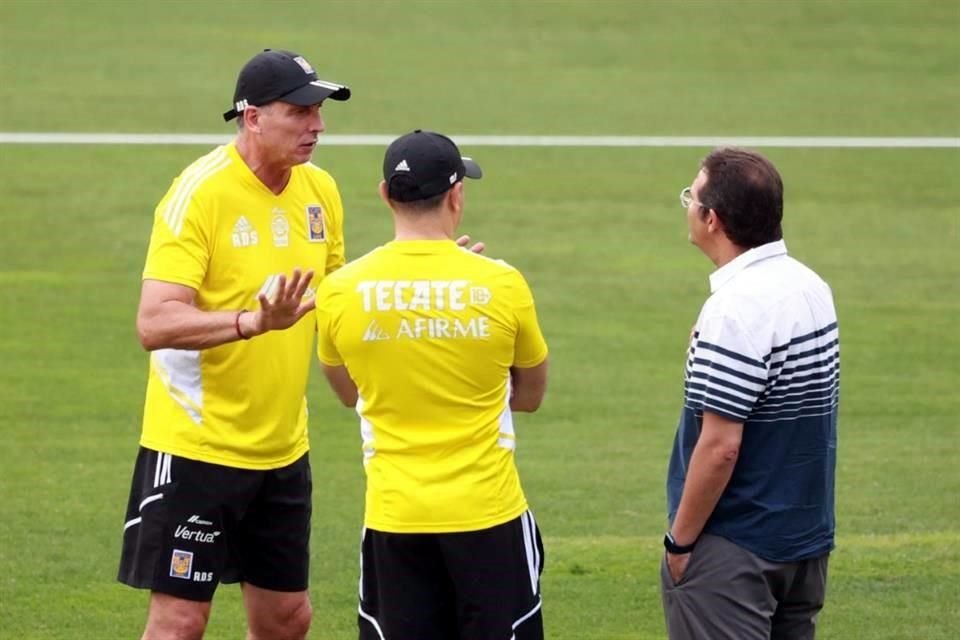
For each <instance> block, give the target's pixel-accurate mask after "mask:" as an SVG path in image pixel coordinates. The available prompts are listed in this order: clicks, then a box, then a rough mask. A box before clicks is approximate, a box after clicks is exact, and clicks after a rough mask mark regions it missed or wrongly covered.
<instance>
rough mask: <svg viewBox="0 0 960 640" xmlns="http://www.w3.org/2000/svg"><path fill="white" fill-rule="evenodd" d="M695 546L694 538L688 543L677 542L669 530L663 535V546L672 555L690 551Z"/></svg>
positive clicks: (680, 554)
mask: <svg viewBox="0 0 960 640" xmlns="http://www.w3.org/2000/svg"><path fill="white" fill-rule="evenodd" d="M695 546H697V541H696V540H694V541H693V542H691V543H690V544H677V541H676V540H674V539H673V536H672V535H670V532H669V531H667V535H665V536H663V548H664V549H666V550H667V551H668V552H670V553H672V554H674V555H678V556H682V555H683V554H685V553H690V552H691V551H693V548H694V547H695Z"/></svg>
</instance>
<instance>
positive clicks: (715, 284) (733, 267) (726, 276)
mask: <svg viewBox="0 0 960 640" xmlns="http://www.w3.org/2000/svg"><path fill="white" fill-rule="evenodd" d="M785 255H787V245H786V243H784V241H783V240H777V241H776V242H768V243H767V244H762V245H760V246H759V247H754V248H753V249H749V250H748V251H744V252H743V253H741V254H740V255H738V256H737V257H736V258H734V259H733V260H731V261H730V262H728V263H727V264H725V265H723V266H722V267H720V268H719V269H717V270H716V271H714V272H713V273H711V274H710V293H714V292H715V291H716V290H717V289H719V288H720V287H722V286H723V285H725V284H726V283H728V282H730V281H731V280H733V278H734V277H735V276H736V275H737V274H738V273H740V272H741V271H743V270H744V269H746V268H747V267H749V266H750V265H752V264H755V263H757V262H760V261H761V260H766V259H767V258H773V257H775V256H785Z"/></svg>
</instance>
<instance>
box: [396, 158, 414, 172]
mask: <svg viewBox="0 0 960 640" xmlns="http://www.w3.org/2000/svg"><path fill="white" fill-rule="evenodd" d="M393 170H394V171H410V167H409V165H407V161H406V160H401V161H400V164H398V165H397V166H395V167H394V168H393Z"/></svg>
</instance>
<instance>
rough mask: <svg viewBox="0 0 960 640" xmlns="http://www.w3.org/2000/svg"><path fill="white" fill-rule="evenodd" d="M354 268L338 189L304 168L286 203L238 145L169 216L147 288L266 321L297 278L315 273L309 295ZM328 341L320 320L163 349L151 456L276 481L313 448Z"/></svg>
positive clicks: (154, 367) (148, 417)
mask: <svg viewBox="0 0 960 640" xmlns="http://www.w3.org/2000/svg"><path fill="white" fill-rule="evenodd" d="M343 263H344V247H343V206H342V204H341V201H340V194H339V192H338V191H337V186H336V183H335V182H334V181H333V178H332V177H331V176H330V175H329V174H328V173H327V172H326V171H323V170H322V169H320V168H318V167H316V166H314V165H312V164H309V163H308V164H303V165H299V166H296V167H294V168H293V170H292V175H291V177H290V182H289V183H288V184H287V186H286V188H285V189H284V190H283V192H281V193H280V194H279V195H275V194H274V193H272V192H271V191H270V190H269V189H267V187H266V186H265V185H264V184H263V183H262V182H260V180H259V179H258V178H257V177H256V176H255V175H254V174H253V172H252V171H251V170H250V169H249V167H248V166H247V165H246V163H245V162H244V161H243V159H242V158H241V157H240V155H239V153H238V152H237V150H236V147H235V146H234V145H233V144H228V145H225V146H222V147H218V148H216V149H214V150H213V151H212V152H210V153H209V154H207V155H205V156H203V157H202V158H200V159H199V160H197V161H196V162H194V163H193V164H191V165H190V166H189V167H187V168H186V169H185V170H184V171H183V173H181V174H180V176H178V177H177V178H176V179H175V180H174V181H173V184H172V185H171V186H170V190H169V191H168V192H167V194H166V195H165V196H164V198H163V199H162V200H161V201H160V204H158V205H157V209H156V212H155V216H154V222H153V232H152V235H151V237H150V249H149V251H148V252H147V260H146V266H145V268H144V271H143V278H144V279H145V280H161V281H164V282H172V283H176V284H181V285H184V286H187V287H190V288H192V289H194V290H195V291H196V299H195V304H196V306H197V307H198V308H199V309H201V310H204V311H218V310H240V309H249V310H254V309H256V308H257V307H258V306H259V303H258V301H257V294H258V293H259V292H261V291H264V292H267V293H268V295H270V292H271V291H273V289H274V288H275V287H276V283H277V279H278V277H279V276H280V275H281V274H283V275H287V276H289V274H290V273H291V272H292V271H293V269H294V268H295V267H299V268H301V269H302V270H304V271H306V270H307V269H313V270H314V271H315V275H314V281H313V283H311V288H310V290H309V291H308V293H307V295H308V296H309V295H313V291H314V290H315V288H316V283H317V282H318V281H319V280H321V279H322V278H323V277H324V274H326V273H329V272H331V271H333V270H334V269H337V268H338V267H340V266H341V265H342V264H343ZM315 331H316V324H315V321H314V316H313V315H312V314H311V315H308V316H306V317H305V318H303V319H302V320H301V321H300V322H299V323H297V324H296V325H295V326H293V327H291V328H290V329H287V330H285V331H271V332H269V333H266V334H263V335H261V336H257V337H255V338H253V339H251V340H238V341H236V342H230V343H227V344H224V345H221V346H218V347H214V348H211V349H204V350H200V351H192V350H183V349H159V350H157V351H154V352H153V353H152V354H151V357H150V375H149V380H148V382H147V396H146V403H145V406H144V412H143V433H142V436H141V439H140V444H141V445H143V446H144V447H147V448H150V449H156V450H159V451H164V452H167V453H172V454H174V455H178V456H182V457H185V458H191V459H194V460H201V461H204V462H211V463H215V464H221V465H227V466H231V467H238V468H245V469H272V468H278V467H282V466H285V465H287V464H290V463H291V462H294V461H295V460H297V459H298V458H299V457H300V456H302V455H303V454H304V453H305V452H306V451H307V449H308V448H309V445H308V439H307V407H306V400H305V391H306V385H307V377H308V373H309V368H310V359H311V357H312V356H311V354H312V350H313V339H314V334H315Z"/></svg>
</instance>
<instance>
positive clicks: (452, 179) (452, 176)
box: [450, 171, 457, 184]
mask: <svg viewBox="0 0 960 640" xmlns="http://www.w3.org/2000/svg"><path fill="white" fill-rule="evenodd" d="M456 181H457V172H456V171H454V172H453V173H451V174H450V184H453V183H454V182H456Z"/></svg>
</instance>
